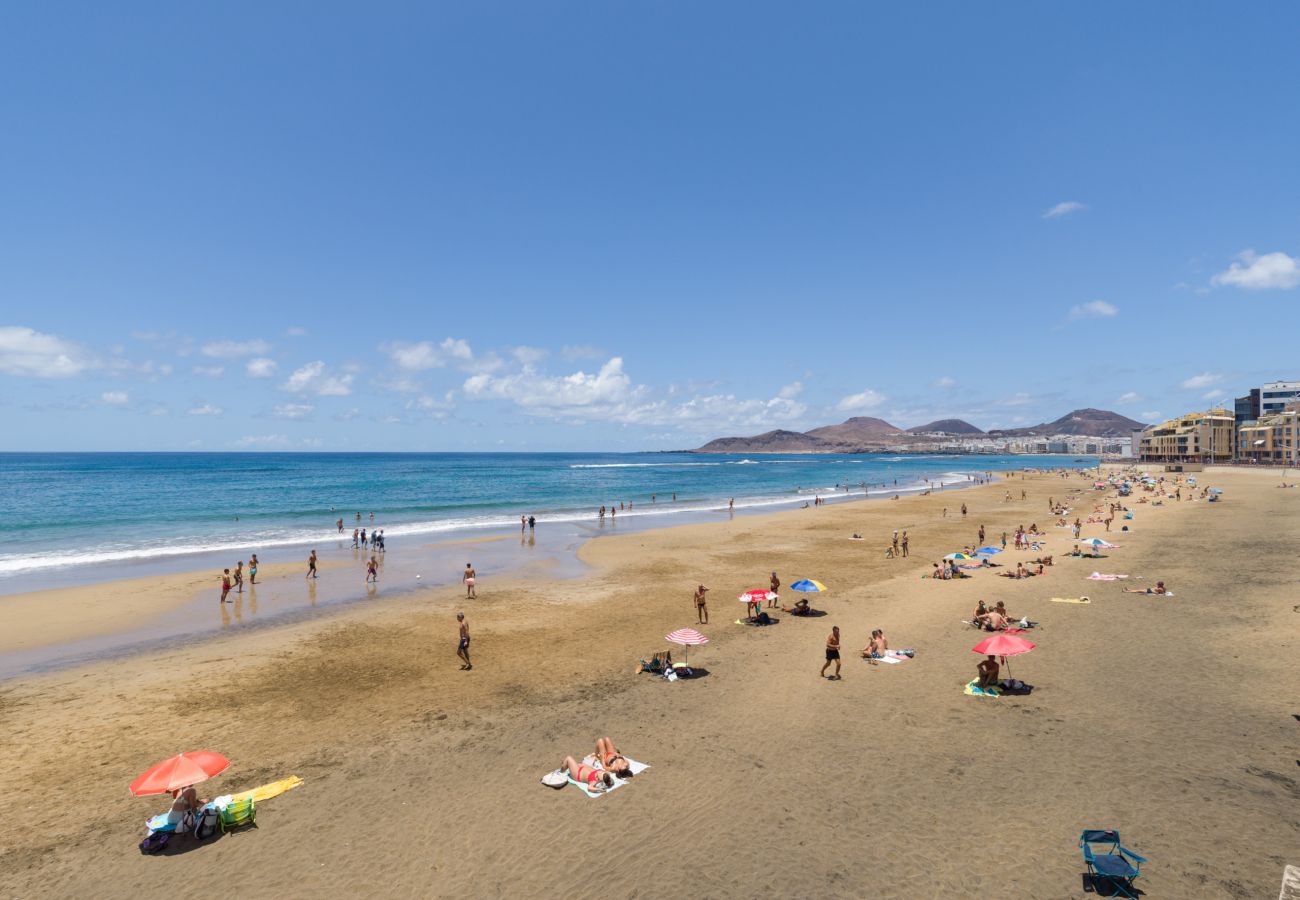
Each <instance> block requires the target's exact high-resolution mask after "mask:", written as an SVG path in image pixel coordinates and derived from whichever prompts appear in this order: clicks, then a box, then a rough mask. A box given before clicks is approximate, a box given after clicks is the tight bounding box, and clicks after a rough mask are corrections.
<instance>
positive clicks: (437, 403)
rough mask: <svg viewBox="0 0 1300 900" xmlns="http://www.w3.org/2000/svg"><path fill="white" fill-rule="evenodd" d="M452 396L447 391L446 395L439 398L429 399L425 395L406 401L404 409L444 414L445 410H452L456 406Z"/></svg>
mask: <svg viewBox="0 0 1300 900" xmlns="http://www.w3.org/2000/svg"><path fill="white" fill-rule="evenodd" d="M452 396H453V395H452V392H451V391H447V393H445V394H443V395H442V397H441V398H439V397H431V396H429V395H427V394H426V395H424V396H422V397H414V398H412V399H411V400H409V401H407V404H406V408H407V409H412V410H416V411H417V412H428V413H442V412H446V411H447V410H449V409H452V408H454V407H455V406H456V403H455V401H454V400H453V399H452Z"/></svg>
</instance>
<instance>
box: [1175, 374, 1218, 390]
mask: <svg viewBox="0 0 1300 900" xmlns="http://www.w3.org/2000/svg"><path fill="white" fill-rule="evenodd" d="M1222 380H1223V375H1221V374H1220V373H1218V372H1202V373H1201V374H1200V375H1193V376H1192V377H1191V378H1187V379H1184V380H1183V382H1182V383H1181V384H1180V385H1179V387H1181V388H1183V389H1184V390H1188V391H1199V390H1201V389H1202V388H1207V387H1210V386H1211V385H1214V384H1218V383H1219V382H1220V381H1222Z"/></svg>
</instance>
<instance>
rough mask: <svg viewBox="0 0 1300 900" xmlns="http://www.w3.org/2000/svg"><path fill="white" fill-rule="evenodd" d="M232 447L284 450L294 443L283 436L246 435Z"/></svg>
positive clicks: (232, 443) (234, 442)
mask: <svg viewBox="0 0 1300 900" xmlns="http://www.w3.org/2000/svg"><path fill="white" fill-rule="evenodd" d="M231 446H232V447H239V448H242V449H246V450H247V449H254V448H261V449H263V450H283V449H286V448H288V447H291V446H293V441H291V440H289V438H288V437H286V436H285V435H283V434H246V435H244V436H243V437H241V438H240V439H239V440H237V441H233V442H231Z"/></svg>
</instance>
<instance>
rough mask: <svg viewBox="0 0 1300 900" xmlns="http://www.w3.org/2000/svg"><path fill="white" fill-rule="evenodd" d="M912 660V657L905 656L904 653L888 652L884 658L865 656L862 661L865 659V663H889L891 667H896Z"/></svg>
mask: <svg viewBox="0 0 1300 900" xmlns="http://www.w3.org/2000/svg"><path fill="white" fill-rule="evenodd" d="M911 658H912V657H910V656H907V655H905V654H903V653H899V652H898V651H897V650H886V651H885V655H884V656H864V657H862V659H863V661H864V662H882V663H888V664H889V665H891V666H896V665H898V664H899V663H901V662H906V661H907V660H909V659H911Z"/></svg>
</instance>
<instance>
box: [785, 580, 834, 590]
mask: <svg viewBox="0 0 1300 900" xmlns="http://www.w3.org/2000/svg"><path fill="white" fill-rule="evenodd" d="M790 590H792V591H798V592H799V593H801V594H820V593H821V592H822V591H824V590H827V587H826V585H824V584H822V583H821V582H820V581H813V580H812V579H811V578H805V579H804V580H803V581H796V582H795V583H794V584H792V585H790Z"/></svg>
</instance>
